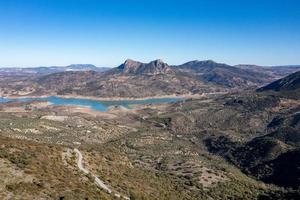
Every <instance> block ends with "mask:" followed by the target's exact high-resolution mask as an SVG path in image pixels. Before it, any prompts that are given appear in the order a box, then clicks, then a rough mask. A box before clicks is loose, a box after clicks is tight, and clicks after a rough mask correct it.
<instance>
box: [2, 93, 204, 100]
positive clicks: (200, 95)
mask: <svg viewBox="0 0 300 200" xmlns="http://www.w3.org/2000/svg"><path fill="white" fill-rule="evenodd" d="M204 95H205V93H203V94H186V95H176V94H173V95H159V96H147V97H138V98H132V97H94V96H81V95H55V94H53V95H41V96H34V95H24V96H18V95H7V96H2V98H11V99H22V98H49V97H59V98H64V99H85V100H95V101H98V100H99V101H127V100H128V101H134V100H147V99H165V98H179V99H180V98H182V99H188V98H200V97H203V96H204Z"/></svg>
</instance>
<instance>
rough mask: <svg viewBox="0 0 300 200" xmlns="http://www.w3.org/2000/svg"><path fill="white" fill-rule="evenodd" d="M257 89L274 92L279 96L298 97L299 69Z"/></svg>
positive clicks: (299, 88) (299, 85)
mask: <svg viewBox="0 0 300 200" xmlns="http://www.w3.org/2000/svg"><path fill="white" fill-rule="evenodd" d="M257 91H258V92H274V93H275V94H277V95H281V96H288V97H294V98H300V71H298V72H295V73H293V74H290V75H289V76H286V77H284V78H282V79H279V80H277V81H275V82H272V83H270V84H268V85H266V86H264V87H262V88H259V89H258V90H257Z"/></svg>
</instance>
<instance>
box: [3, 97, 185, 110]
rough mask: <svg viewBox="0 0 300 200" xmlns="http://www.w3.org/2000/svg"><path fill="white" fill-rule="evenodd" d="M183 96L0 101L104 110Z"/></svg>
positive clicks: (16, 99) (171, 99) (168, 100)
mask: <svg viewBox="0 0 300 200" xmlns="http://www.w3.org/2000/svg"><path fill="white" fill-rule="evenodd" d="M183 100H184V99H183V98H149V99H144V100H111V101H108V100H105V101H100V100H92V99H80V98H62V97H57V96H50V97H34V98H3V97H0V103H6V102H32V101H48V102H50V103H51V104H53V105H73V106H74V105H75V106H88V107H90V108H91V109H94V110H98V111H102V112H106V111H108V110H109V107H110V106H123V107H126V108H130V105H136V104H159V103H174V102H178V101H183Z"/></svg>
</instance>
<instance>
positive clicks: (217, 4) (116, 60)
mask: <svg viewBox="0 0 300 200" xmlns="http://www.w3.org/2000/svg"><path fill="white" fill-rule="evenodd" d="M126 58H132V59H136V60H140V61H144V62H148V61H150V60H153V59H156V58H160V59H163V60H164V61H166V62H168V63H170V64H180V63H183V62H185V61H189V60H195V59H198V60H205V59H213V60H215V61H218V62H225V63H229V64H239V63H253V64H260V65H280V64H300V1H299V0H202V1H201V0H181V1H179V0H106V1H105V0H0V66H1V67H12V66H40V65H44V66H45V65H67V64H71V63H92V64H95V65H97V66H112V67H113V66H117V65H119V64H120V63H122V62H123V61H124V60H125V59H126Z"/></svg>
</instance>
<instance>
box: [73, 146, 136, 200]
mask: <svg viewBox="0 0 300 200" xmlns="http://www.w3.org/2000/svg"><path fill="white" fill-rule="evenodd" d="M74 152H75V153H76V155H77V166H78V168H79V170H80V171H82V172H83V173H85V174H91V175H92V176H93V177H94V179H95V182H96V184H97V185H98V186H99V187H100V188H102V189H103V190H105V191H106V192H108V193H109V194H112V190H111V189H110V187H109V186H108V185H106V184H105V183H104V182H103V181H102V180H101V179H100V178H99V177H97V176H96V175H94V174H92V173H90V172H89V170H88V169H86V168H84V166H83V156H82V153H81V152H80V151H79V150H78V149H76V148H75V149H74ZM114 196H116V197H119V198H120V197H123V198H124V199H127V200H130V198H129V197H127V196H121V195H120V194H119V193H114Z"/></svg>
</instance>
